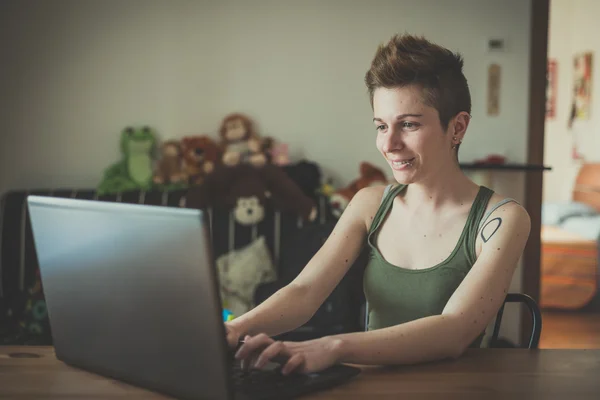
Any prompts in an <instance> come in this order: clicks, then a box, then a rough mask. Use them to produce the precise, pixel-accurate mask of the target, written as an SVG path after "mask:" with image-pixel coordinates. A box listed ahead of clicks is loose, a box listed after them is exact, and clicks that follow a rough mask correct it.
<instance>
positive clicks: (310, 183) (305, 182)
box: [280, 160, 321, 200]
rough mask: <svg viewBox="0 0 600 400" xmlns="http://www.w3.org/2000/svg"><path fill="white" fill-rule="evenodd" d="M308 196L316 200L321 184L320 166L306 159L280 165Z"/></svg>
mask: <svg viewBox="0 0 600 400" xmlns="http://www.w3.org/2000/svg"><path fill="white" fill-rule="evenodd" d="M280 168H282V169H283V171H285V173H286V174H287V175H288V176H289V177H290V178H291V179H292V180H293V181H294V182H295V183H296V184H297V185H298V187H299V188H300V189H301V190H302V192H303V193H304V194H305V195H307V196H308V197H310V198H312V199H314V200H316V199H317V197H318V193H319V187H320V186H321V168H320V167H319V165H318V164H316V163H314V162H310V161H306V160H302V161H299V162H297V163H294V164H289V165H286V166H284V167H280Z"/></svg>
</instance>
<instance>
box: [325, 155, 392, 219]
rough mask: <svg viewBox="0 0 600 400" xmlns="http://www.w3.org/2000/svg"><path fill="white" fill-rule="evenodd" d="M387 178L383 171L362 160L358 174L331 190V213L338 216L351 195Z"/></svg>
mask: <svg viewBox="0 0 600 400" xmlns="http://www.w3.org/2000/svg"><path fill="white" fill-rule="evenodd" d="M386 183H387V179H386V177H385V174H384V173H383V171H382V170H381V169H379V168H377V167H375V166H374V165H372V164H370V163H368V162H366V161H363V162H361V163H360V176H359V177H358V178H357V179H355V180H353V181H352V182H350V184H349V185H348V186H346V187H345V188H341V189H338V190H336V191H335V192H333V194H332V195H331V197H330V198H329V204H330V206H331V213H332V214H333V216H334V217H336V218H339V217H340V216H341V215H342V213H343V212H344V210H345V209H346V207H347V206H348V203H350V200H352V197H354V195H355V194H356V193H357V192H358V191H359V190H360V189H362V188H365V187H367V186H374V185H385V184H386Z"/></svg>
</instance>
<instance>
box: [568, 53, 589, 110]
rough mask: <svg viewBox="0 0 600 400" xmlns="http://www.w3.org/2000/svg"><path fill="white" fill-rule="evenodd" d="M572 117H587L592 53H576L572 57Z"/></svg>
mask: <svg viewBox="0 0 600 400" xmlns="http://www.w3.org/2000/svg"><path fill="white" fill-rule="evenodd" d="M573 67H574V69H573V71H574V74H575V77H574V78H575V79H574V82H573V114H574V115H572V118H573V119H588V118H589V116H590V105H591V104H590V103H591V96H592V53H590V52H587V53H581V54H577V55H576V56H575V59H574V65H573Z"/></svg>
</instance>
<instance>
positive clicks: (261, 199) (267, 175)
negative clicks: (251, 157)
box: [182, 164, 317, 225]
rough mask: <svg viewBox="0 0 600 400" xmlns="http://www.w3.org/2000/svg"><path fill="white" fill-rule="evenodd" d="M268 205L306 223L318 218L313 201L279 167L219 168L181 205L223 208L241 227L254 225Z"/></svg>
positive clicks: (190, 191) (194, 189) (246, 166)
mask: <svg viewBox="0 0 600 400" xmlns="http://www.w3.org/2000/svg"><path fill="white" fill-rule="evenodd" d="M267 203H271V204H272V205H273V206H274V207H275V208H276V209H278V210H281V211H284V212H286V211H287V212H293V213H295V214H297V215H299V216H301V217H302V218H303V219H305V220H308V221H314V219H315V218H316V215H317V208H316V205H315V203H314V201H313V200H312V199H310V198H309V197H307V196H306V195H304V193H302V190H301V189H300V188H299V187H298V185H296V183H295V182H294V181H292V180H291V179H290V178H289V177H288V176H287V174H286V173H285V172H284V171H283V170H282V169H281V168H279V167H277V166H275V165H270V164H267V165H265V166H264V167H263V168H254V167H253V166H252V165H247V164H240V165H237V166H234V167H228V166H219V167H217V168H216V169H215V171H214V172H213V173H212V174H211V175H210V176H209V177H207V179H206V180H205V181H204V183H203V184H202V185H201V186H197V187H192V188H190V189H189V190H188V193H187V195H186V196H185V201H184V204H182V205H183V206H185V207H188V208H199V209H204V208H207V207H224V208H226V209H229V210H232V211H233V215H234V218H235V221H236V222H237V223H239V224H240V225H253V224H257V223H259V222H260V221H262V220H263V218H264V215H265V206H266V205H267Z"/></svg>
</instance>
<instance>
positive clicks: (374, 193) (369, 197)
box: [344, 185, 386, 227]
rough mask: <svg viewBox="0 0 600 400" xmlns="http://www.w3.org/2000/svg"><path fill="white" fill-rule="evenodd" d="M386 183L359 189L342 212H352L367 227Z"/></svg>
mask: <svg viewBox="0 0 600 400" xmlns="http://www.w3.org/2000/svg"><path fill="white" fill-rule="evenodd" d="M385 188H386V185H374V186H367V187H365V188H362V189H360V190H359V191H358V192H357V193H356V194H355V195H354V197H352V200H351V201H350V203H349V204H348V207H347V208H346V210H345V211H344V213H352V214H354V216H355V217H357V218H360V219H361V220H363V221H364V222H365V225H366V226H367V227H368V226H370V224H371V221H372V220H373V217H374V216H375V214H376V213H377V210H378V209H379V206H380V205H381V200H382V199H383V195H384V192H385Z"/></svg>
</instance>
